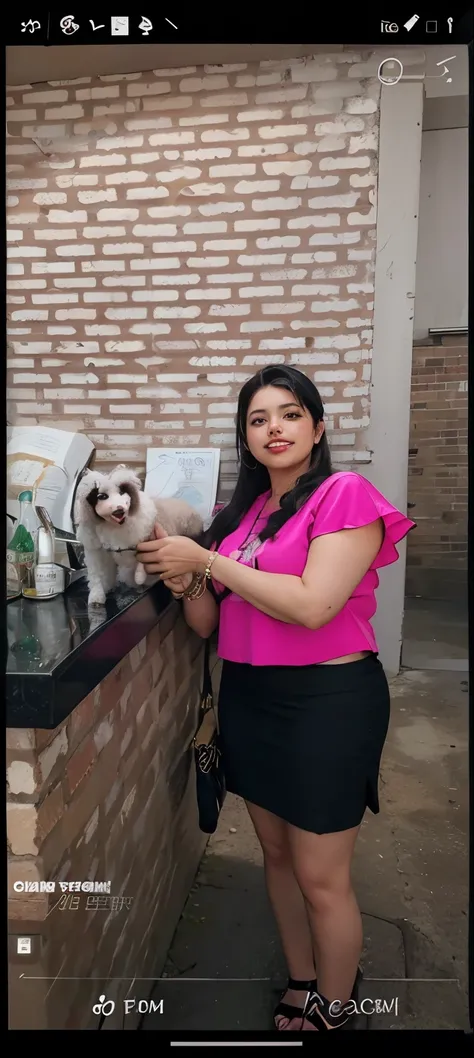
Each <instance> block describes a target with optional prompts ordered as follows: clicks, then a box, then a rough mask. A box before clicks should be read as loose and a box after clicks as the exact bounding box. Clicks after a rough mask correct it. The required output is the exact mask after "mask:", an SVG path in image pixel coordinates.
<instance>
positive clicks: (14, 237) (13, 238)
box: [7, 228, 23, 242]
mask: <svg viewBox="0 0 474 1058" xmlns="http://www.w3.org/2000/svg"><path fill="white" fill-rule="evenodd" d="M22 238H23V232H22V231H21V229H17V228H7V242H21V240H22Z"/></svg>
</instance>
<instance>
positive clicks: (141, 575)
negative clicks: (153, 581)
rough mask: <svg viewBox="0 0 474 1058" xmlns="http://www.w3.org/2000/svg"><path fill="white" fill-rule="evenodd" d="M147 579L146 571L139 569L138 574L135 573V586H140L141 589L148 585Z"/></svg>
mask: <svg viewBox="0 0 474 1058" xmlns="http://www.w3.org/2000/svg"><path fill="white" fill-rule="evenodd" d="M146 578H147V575H146V573H145V570H144V569H137V570H136V573H135V584H138V585H139V586H140V587H141V585H142V584H145V583H146Z"/></svg>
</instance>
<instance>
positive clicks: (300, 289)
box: [291, 283, 340, 297]
mask: <svg viewBox="0 0 474 1058" xmlns="http://www.w3.org/2000/svg"><path fill="white" fill-rule="evenodd" d="M339 291H340V287H339V285H337V286H336V285H332V284H330V283H305V284H298V285H297V286H294V287H292V288H291V294H292V297H298V295H299V297H306V296H308V295H312V294H325V295H326V296H327V295H329V294H339Z"/></svg>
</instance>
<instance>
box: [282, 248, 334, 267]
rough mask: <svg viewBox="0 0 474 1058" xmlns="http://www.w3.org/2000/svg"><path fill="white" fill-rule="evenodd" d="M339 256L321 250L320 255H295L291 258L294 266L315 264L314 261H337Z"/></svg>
mask: <svg viewBox="0 0 474 1058" xmlns="http://www.w3.org/2000/svg"><path fill="white" fill-rule="evenodd" d="M336 258H337V254H335V253H334V252H333V251H332V250H328V251H326V250H321V251H320V252H319V253H318V252H316V253H294V254H292V256H291V261H292V264H313V261H335V260H336Z"/></svg>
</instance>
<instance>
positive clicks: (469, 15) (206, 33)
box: [6, 4, 474, 46]
mask: <svg viewBox="0 0 474 1058" xmlns="http://www.w3.org/2000/svg"><path fill="white" fill-rule="evenodd" d="M384 6H385V5H384ZM387 6H388V7H390V6H391V5H390V4H388V5H387ZM459 6H460V5H459ZM418 10H420V9H418ZM89 14H91V16H92V17H89ZM222 14H223V16H224V17H222V16H220V15H219V12H216V13H213V12H209V10H207V11H206V10H205V9H204V10H203V12H202V14H201V12H199V15H198V16H196V14H194V15H193V14H192V13H191V14H188V13H187V12H184V13H183V12H182V11H174V10H173V9H172V8H170V9H169V11H168V10H167V11H166V12H165V13H164V14H161V13H160V14H159V15H157V14H154V13H153V14H152V13H149V14H148V15H142V14H140V15H138V14H136V15H123V16H115V15H112V16H111V15H109V14H107V15H101V14H97V12H93V13H92V12H88V13H86V14H83V13H81V14H75V15H74V14H72V15H71V14H67V15H62V14H57V13H53V12H44V11H43V12H40V11H38V12H37V13H36V14H35V15H33V16H31V17H30V16H29V15H28V16H26V15H25V16H20V17H18V18H15V17H12V16H11V15H9V16H8V22H7V26H6V30H7V32H6V44H7V45H20V46H25V45H33V46H34V45H36V46H38V45H46V46H48V45H49V46H52V45H56V46H58V45H60V46H64V45H69V44H72V45H78V44H96V45H100V44H102V45H103V44H167V43H169V44H173V43H174V44H178V43H194V42H195V43H203V44H204V43H208V42H209V43H211V42H215V43H222V42H226V43H227V42H228V43H242V42H243V41H247V42H252V41H253V42H255V43H262V42H264V41H265V42H273V43H283V44H287V43H299V42H304V41H305V40H308V41H310V40H311V41H315V40H316V41H318V42H320V43H322V44H332V43H334V42H335V41H340V40H341V39H343V41H344V43H345V44H359V45H360V44H380V43H385V42H386V43H387V45H388V44H389V43H393V42H396V43H397V44H398V45H400V44H420V43H423V44H434V43H439V44H444V43H446V44H447V43H448V42H450V41H452V42H453V43H455V42H456V43H463V44H469V43H470V42H471V41H472V39H473V22H474V20H473V12H472V7H471V6H470V5H466V7H464V8H463V9H461V10H460V9H459V7H458V9H457V10H456V5H453V6H452V9H450V10H448V11H446V12H443V13H442V15H441V16H439V15H437V17H432V16H433V12H431V13H430V12H429V13H428V14H427V15H426V16H425V15H423V14H419V13H412V14H411V13H404V15H403V17H398V16H397V15H395V17H389V18H387V19H385V18H382V17H380V16H375V13H374V14H372V15H369V14H367V13H365V12H361V13H359V12H358V13H356V14H352V15H349V14H348V15H347V16H346V15H344V18H343V19H342V20H341V17H340V12H338V11H337V10H335V11H334V10H333V12H327V11H321V9H319V10H318V13H317V16H316V17H314V16H313V15H312V13H311V12H309V11H308V12H307V13H306V14H303V13H302V12H301V13H296V14H295V15H294V14H293V13H292V16H291V19H289V18H288V13H281V14H278V13H277V12H275V11H272V16H271V19H268V17H265V16H263V17H262V16H259V15H258V14H255V15H253V14H252V15H248V14H247V15H244V14H239V12H234V11H233V12H232V18H231V19H230V18H226V17H225V11H224V10H223V12H222ZM389 14H390V12H389ZM434 14H436V12H435V13H434Z"/></svg>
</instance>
